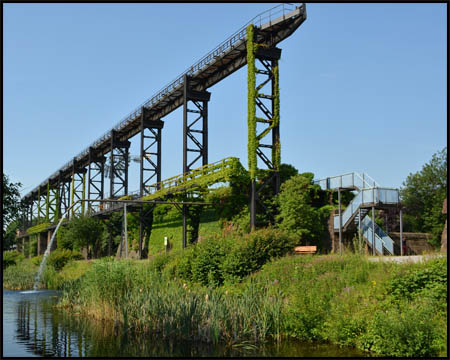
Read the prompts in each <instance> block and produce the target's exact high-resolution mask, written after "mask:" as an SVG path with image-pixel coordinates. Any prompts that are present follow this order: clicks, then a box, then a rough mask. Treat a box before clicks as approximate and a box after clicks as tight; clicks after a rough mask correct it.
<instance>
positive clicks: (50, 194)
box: [45, 184, 59, 222]
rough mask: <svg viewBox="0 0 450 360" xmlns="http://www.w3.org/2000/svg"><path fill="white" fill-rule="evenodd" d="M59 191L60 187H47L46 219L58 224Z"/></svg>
mask: <svg viewBox="0 0 450 360" xmlns="http://www.w3.org/2000/svg"><path fill="white" fill-rule="evenodd" d="M58 202H59V191H58V187H50V184H48V185H47V206H46V216H45V217H46V219H47V220H48V221H50V222H56V221H58V218H59V209H58Z"/></svg>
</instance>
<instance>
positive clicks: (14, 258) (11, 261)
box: [3, 250, 25, 269]
mask: <svg viewBox="0 0 450 360" xmlns="http://www.w3.org/2000/svg"><path fill="white" fill-rule="evenodd" d="M23 259H25V256H23V254H22V253H20V252H18V251H17V250H10V251H3V269H6V268H7V267H8V266H11V265H17V263H18V262H20V261H22V260H23Z"/></svg>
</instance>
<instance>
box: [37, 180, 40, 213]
mask: <svg viewBox="0 0 450 360" xmlns="http://www.w3.org/2000/svg"><path fill="white" fill-rule="evenodd" d="M37 206H38V214H37V215H38V220H39V219H40V218H41V187H40V186H39V187H38V203H37Z"/></svg>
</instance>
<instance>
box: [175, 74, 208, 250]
mask: <svg viewBox="0 0 450 360" xmlns="http://www.w3.org/2000/svg"><path fill="white" fill-rule="evenodd" d="M210 98H211V93H210V92H208V91H196V90H193V89H192V88H191V86H190V77H189V76H187V75H184V87H183V99H184V102H183V174H187V173H189V172H190V171H191V169H192V166H193V165H194V164H195V163H196V162H197V161H199V160H200V159H201V161H202V165H207V164H208V101H209V99H210ZM189 153H191V154H194V155H193V156H189ZM182 214H183V248H185V247H186V246H187V219H188V218H191V216H190V214H189V208H188V207H187V206H186V205H183V208H182Z"/></svg>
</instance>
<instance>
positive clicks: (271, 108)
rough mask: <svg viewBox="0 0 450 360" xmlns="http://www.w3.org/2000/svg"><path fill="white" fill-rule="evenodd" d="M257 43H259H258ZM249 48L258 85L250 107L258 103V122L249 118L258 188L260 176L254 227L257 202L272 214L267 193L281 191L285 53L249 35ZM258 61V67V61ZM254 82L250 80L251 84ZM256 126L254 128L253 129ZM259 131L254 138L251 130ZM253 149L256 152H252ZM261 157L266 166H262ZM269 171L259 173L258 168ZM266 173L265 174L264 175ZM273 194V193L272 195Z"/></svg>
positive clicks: (250, 71) (253, 205)
mask: <svg viewBox="0 0 450 360" xmlns="http://www.w3.org/2000/svg"><path fill="white" fill-rule="evenodd" d="M255 45H256V46H255ZM247 49H252V51H253V56H252V57H249V58H251V59H253V63H250V62H249V64H248V76H249V78H250V77H253V78H254V79H255V82H254V84H255V87H254V88H250V87H249V106H250V104H254V106H255V108H254V109H249V113H250V112H253V113H254V114H255V121H254V123H253V122H251V121H249V142H250V141H254V145H255V146H249V159H250V157H251V156H253V158H254V159H255V161H256V163H255V173H256V176H258V183H259V184H260V185H259V186H258V187H257V186H256V176H255V177H254V178H253V179H252V185H251V197H250V228H251V229H252V230H253V229H255V226H256V212H257V204H258V205H259V207H260V208H261V209H262V210H263V211H264V212H265V213H266V214H269V215H271V214H270V212H269V210H268V209H267V207H266V206H265V205H264V201H263V198H264V195H263V194H266V196H267V194H268V193H269V194H270V192H269V191H268V187H269V188H272V191H271V194H270V195H276V194H278V192H279V191H280V173H279V171H280V162H281V156H280V127H279V123H280V91H279V82H278V79H279V74H278V60H279V59H280V56H281V49H279V48H276V47H273V48H266V47H264V46H258V44H254V43H253V39H251V38H250V37H249V39H248V44H247ZM256 60H258V67H257V64H256ZM250 84H251V82H250V81H249V86H250ZM250 127H254V128H250ZM251 132H252V133H253V134H256V136H255V138H251V136H250V133H251ZM251 151H254V152H255V153H253V154H250V152H251ZM258 160H259V162H260V163H262V167H259V166H258ZM257 169H259V170H266V171H265V172H263V173H261V172H257V171H256V170H257ZM261 174H264V176H261ZM270 195H269V196H270Z"/></svg>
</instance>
